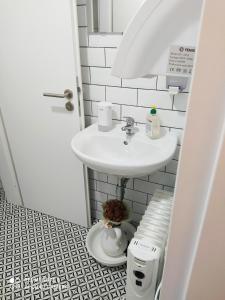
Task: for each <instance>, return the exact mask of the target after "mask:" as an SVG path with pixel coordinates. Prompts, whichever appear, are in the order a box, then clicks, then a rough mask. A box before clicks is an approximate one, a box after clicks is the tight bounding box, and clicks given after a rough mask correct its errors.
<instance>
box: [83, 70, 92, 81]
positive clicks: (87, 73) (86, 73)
mask: <svg viewBox="0 0 225 300" xmlns="http://www.w3.org/2000/svg"><path fill="white" fill-rule="evenodd" d="M81 74H82V81H83V83H90V82H91V79H90V69H89V67H81Z"/></svg>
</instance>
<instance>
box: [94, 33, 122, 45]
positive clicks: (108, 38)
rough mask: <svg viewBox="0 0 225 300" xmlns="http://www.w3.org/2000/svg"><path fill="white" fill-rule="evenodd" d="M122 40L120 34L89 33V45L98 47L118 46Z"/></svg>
mask: <svg viewBox="0 0 225 300" xmlns="http://www.w3.org/2000/svg"><path fill="white" fill-rule="evenodd" d="M121 40H122V34H103V33H97V34H90V35H89V46H90V47H99V48H113V47H116V48H117V47H118V46H119V44H120V42H121Z"/></svg>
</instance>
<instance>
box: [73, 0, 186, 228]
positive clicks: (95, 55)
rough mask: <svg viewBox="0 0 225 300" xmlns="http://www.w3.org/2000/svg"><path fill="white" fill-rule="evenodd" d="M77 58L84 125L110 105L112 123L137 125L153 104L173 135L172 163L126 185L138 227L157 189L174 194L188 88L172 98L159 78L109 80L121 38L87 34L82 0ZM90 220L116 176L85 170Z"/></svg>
mask: <svg viewBox="0 0 225 300" xmlns="http://www.w3.org/2000/svg"><path fill="white" fill-rule="evenodd" d="M77 9H78V22H79V40H80V54H81V64H82V66H81V67H82V77H83V78H82V79H83V94H84V100H85V101H84V106H85V107H84V108H85V121H86V126H89V125H90V124H92V123H94V122H96V121H97V103H98V101H109V102H112V103H113V104H114V115H113V118H114V119H115V120H117V121H122V120H123V118H124V116H127V115H129V116H133V117H134V118H135V120H136V122H137V123H138V124H139V125H140V126H142V125H144V123H145V117H146V112H147V111H148V110H149V107H150V106H151V105H154V104H155V105H157V107H158V112H159V115H160V118H161V125H162V129H163V130H170V131H172V132H174V133H175V134H177V136H178V146H177V150H176V153H175V155H174V158H173V160H172V161H171V162H170V163H169V164H168V165H167V166H166V167H165V168H163V169H161V170H160V171H158V172H155V173H154V174H151V175H149V176H146V177H144V178H134V179H132V180H130V181H129V183H128V185H127V188H126V192H125V201H126V203H127V205H128V206H129V207H130V208H131V209H132V210H133V221H134V222H135V223H138V222H139V221H140V219H141V217H142V215H143V213H144V211H145V209H146V206H147V205H148V203H149V201H150V200H151V197H152V195H153V193H154V191H155V189H156V188H161V189H165V190H168V191H173V189H174V185H175V180H176V171H177V165H178V159H179V153H180V147H181V143H182V136H183V128H184V124H185V112H186V108H187V98H188V89H187V90H185V92H183V93H181V94H179V95H177V96H174V97H171V96H170V95H169V93H168V91H167V89H166V79H165V77H164V76H157V77H150V78H138V79H131V80H125V79H123V80H121V79H119V78H117V77H113V76H111V67H112V64H113V60H114V58H115V55H116V51H117V47H118V46H119V43H120V42H121V39H122V34H98V33H97V34H88V28H87V19H86V16H87V12H86V0H77ZM89 183H90V197H91V209H92V216H93V217H94V218H96V217H97V218H101V217H102V215H101V213H102V202H104V201H106V200H107V199H112V198H115V197H116V195H118V187H117V184H118V179H117V177H116V176H112V175H108V174H102V173H98V172H96V171H93V170H89Z"/></svg>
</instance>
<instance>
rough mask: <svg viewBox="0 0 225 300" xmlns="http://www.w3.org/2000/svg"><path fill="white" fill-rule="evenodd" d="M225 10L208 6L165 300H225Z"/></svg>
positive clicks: (223, 5) (182, 163)
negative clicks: (223, 144) (224, 142)
mask: <svg viewBox="0 0 225 300" xmlns="http://www.w3.org/2000/svg"><path fill="white" fill-rule="evenodd" d="M224 9H225V3H224V2H222V1H220V0H216V1H212V0H206V1H205V8H204V17H203V19H202V31H201V35H200V40H199V45H198V55H197V61H196V69H195V73H194V80H193V86H192V91H191V94H190V102H189V112H188V116H187V124H186V129H185V134H184V141H183V146H182V152H181V160H180V168H179V172H178V180H177V185H176V195H175V207H174V213H173V218H172V226H171V234H170V239H169V245H168V258H167V262H166V265H165V272H164V284H163V289H162V293H161V298H160V299H161V300H184V299H185V300H195V299H198V300H201V299H204V300H222V299H225V286H224V278H225V264H224V253H225V242H224V231H225V218H224V214H225V196H224V195H225V187H224V178H225V168H224V167H223V166H224V146H223V148H222V145H221V142H223V139H224V120H225V85H224V82H225V39H224V35H225V18H224ZM219 151H221V154H220V155H221V157H220V158H219V157H218V155H219Z"/></svg>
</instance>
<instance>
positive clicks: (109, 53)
mask: <svg viewBox="0 0 225 300" xmlns="http://www.w3.org/2000/svg"><path fill="white" fill-rule="evenodd" d="M116 53H117V49H116V48H115V49H114V48H105V58H106V67H112V65H113V62H114V59H115V57H116Z"/></svg>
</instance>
